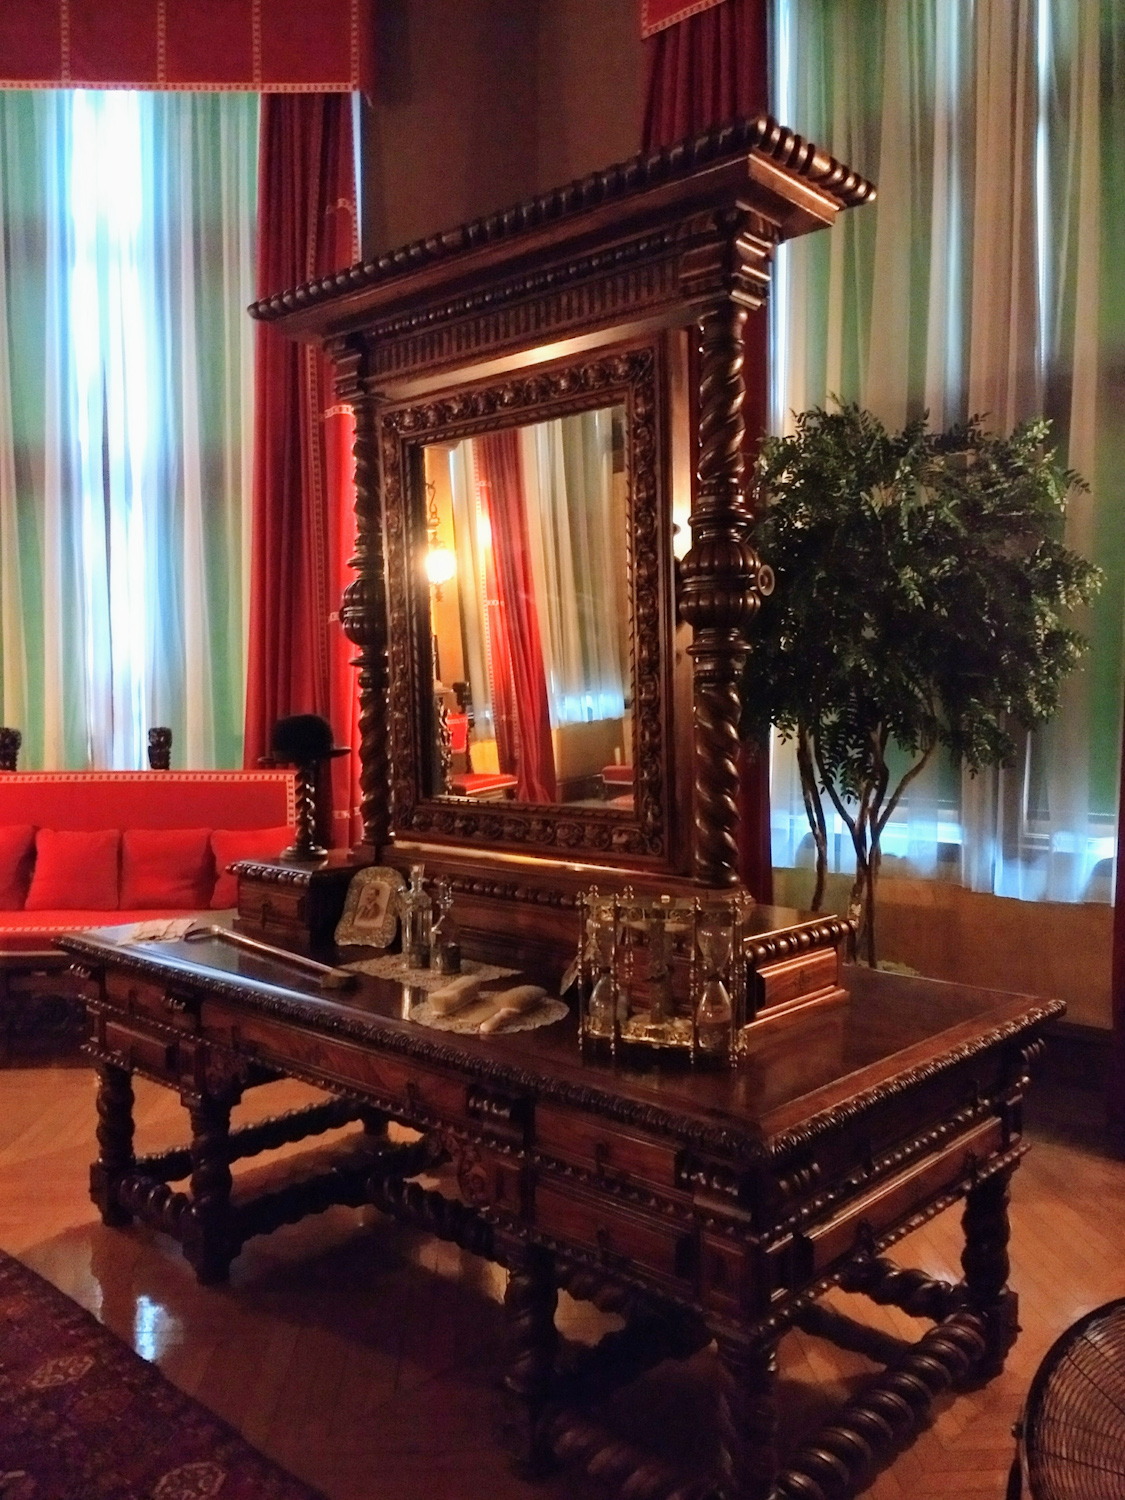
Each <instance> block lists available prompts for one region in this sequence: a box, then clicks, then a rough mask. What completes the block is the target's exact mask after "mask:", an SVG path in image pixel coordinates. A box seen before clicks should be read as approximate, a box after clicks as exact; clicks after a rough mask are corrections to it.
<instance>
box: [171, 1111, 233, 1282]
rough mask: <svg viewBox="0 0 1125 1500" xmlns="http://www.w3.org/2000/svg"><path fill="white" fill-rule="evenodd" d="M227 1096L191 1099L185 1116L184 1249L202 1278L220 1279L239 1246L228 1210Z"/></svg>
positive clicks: (207, 1280)
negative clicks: (187, 1210) (187, 1207)
mask: <svg viewBox="0 0 1125 1500" xmlns="http://www.w3.org/2000/svg"><path fill="white" fill-rule="evenodd" d="M230 1110H231V1106H230V1101H229V1100H227V1099H215V1098H212V1097H211V1096H210V1095H206V1094H205V1095H203V1097H202V1098H200V1099H198V1100H196V1101H194V1102H193V1103H192V1104H191V1105H190V1106H189V1109H188V1115H189V1118H190V1119H191V1166H192V1170H191V1218H190V1220H189V1222H188V1223H187V1224H186V1225H185V1226H184V1241H183V1244H184V1254H185V1255H186V1256H187V1258H188V1261H189V1262H190V1263H191V1265H192V1266H193V1267H194V1269H195V1274H196V1278H197V1279H198V1280H199V1281H200V1282H203V1283H206V1282H212V1281H225V1280H226V1278H227V1275H228V1273H229V1271H230V1263H231V1261H232V1260H233V1259H234V1257H235V1256H236V1255H237V1254H238V1251H239V1248H240V1247H239V1245H238V1244H237V1243H235V1241H234V1239H233V1236H232V1226H231V1210H230V1190H231V1175H230Z"/></svg>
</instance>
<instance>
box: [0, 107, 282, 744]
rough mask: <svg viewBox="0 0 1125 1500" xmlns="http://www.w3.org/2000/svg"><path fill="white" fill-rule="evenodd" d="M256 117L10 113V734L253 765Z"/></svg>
mask: <svg viewBox="0 0 1125 1500" xmlns="http://www.w3.org/2000/svg"><path fill="white" fill-rule="evenodd" d="M257 131H258V98H257V95H253V94H234V93H228V94H187V93H130V92H126V91H113V92H104V93H101V92H94V91H82V90H77V91H68V92H55V91H51V90H34V91H33V90H21V91H10V92H7V93H0V222H2V225H3V238H2V240H0V718H2V721H3V722H4V723H6V724H10V725H13V726H15V727H18V728H19V729H21V730H22V731H23V736H24V747H23V752H22V755H21V762H20V764H21V767H23V768H26V769H29V770H30V769H35V768H38V767H48V768H58V767H74V768H82V767H87V766H95V767H107V766H116V767H123V768H129V767H135V766H143V765H144V764H145V744H146V737H147V730H148V727H149V726H151V725H153V724H168V725H170V726H171V727H172V730H173V734H174V737H175V752H174V753H175V759H176V762H177V763H178V764H180V765H187V766H191V767H193V768H207V767H210V766H237V765H240V764H241V760H242V719H243V699H244V693H245V653H246V608H247V599H248V579H247V568H248V561H247V559H248V544H249V507H250V464H251V446H252V445H251V435H252V421H253V416H252V413H253V406H252V402H253V337H252V329H251V327H250V323H249V320H248V318H247V317H246V314H245V307H246V304H247V303H248V302H249V301H250V300H251V299H252V298H253V295H254V284H253V268H254V224H255V210H256V192H257Z"/></svg>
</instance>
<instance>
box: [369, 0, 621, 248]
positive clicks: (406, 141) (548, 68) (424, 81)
mask: <svg viewBox="0 0 1125 1500" xmlns="http://www.w3.org/2000/svg"><path fill="white" fill-rule="evenodd" d="M638 12H639V6H638V4H637V0H379V4H378V6H377V10H376V14H377V17H378V41H377V46H378V57H377V70H378V76H377V83H376V96H375V99H374V102H373V104H372V105H371V106H370V107H369V106H366V105H365V106H364V109H363V162H364V174H363V184H362V194H361V196H362V213H363V228H364V255H365V256H366V255H370V254H372V253H378V252H379V251H382V250H386V249H390V248H393V247H394V246H396V245H401V244H405V243H406V242H407V241H409V240H412V239H416V238H418V237H420V236H422V235H427V234H432V233H433V232H434V231H436V230H439V229H446V228H449V227H450V226H452V225H455V224H459V223H461V222H463V221H464V220H466V219H471V218H474V217H475V216H476V215H478V214H483V213H488V212H490V211H491V210H492V209H495V208H502V207H504V206H505V205H506V204H509V203H514V202H516V201H517V200H519V199H520V198H524V197H527V196H528V195H529V194H531V193H535V192H540V191H542V190H543V189H545V188H550V187H554V186H556V185H557V184H558V183H560V182H565V181H567V180H568V179H570V178H571V177H578V176H581V175H582V174H583V173H585V172H589V171H593V170H594V169H595V168H597V167H603V166H607V165H608V164H609V163H610V162H613V161H619V160H621V159H622V158H623V157H626V156H630V155H632V153H633V152H634V151H636V150H637V149H638V147H639V144H640V118H641V108H642V103H643V99H642V95H643V86H644V79H643V63H644V57H643V48H642V44H641V41H640V33H639V23H638Z"/></svg>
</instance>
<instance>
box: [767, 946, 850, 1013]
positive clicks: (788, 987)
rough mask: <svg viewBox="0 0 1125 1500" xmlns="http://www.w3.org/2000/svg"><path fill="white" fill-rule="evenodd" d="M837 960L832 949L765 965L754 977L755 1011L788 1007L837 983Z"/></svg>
mask: <svg viewBox="0 0 1125 1500" xmlns="http://www.w3.org/2000/svg"><path fill="white" fill-rule="evenodd" d="M839 977H840V958H839V955H838V954H837V952H836V950H835V948H826V949H823V950H822V951H821V952H819V953H802V954H800V955H799V956H798V957H797V958H789V959H786V960H784V962H782V963H776V964H768V965H766V966H765V967H764V968H760V969H758V971H757V972H756V974H755V975H754V985H755V991H756V993H755V1003H756V1008H757V1009H758V1010H765V1009H767V1008H768V1007H770V1006H774V1005H789V1004H792V1002H793V1001H795V1000H800V999H803V998H804V996H806V995H815V994H816V993H817V992H818V991H819V990H826V989H831V988H832V986H833V985H836V984H838V983H839Z"/></svg>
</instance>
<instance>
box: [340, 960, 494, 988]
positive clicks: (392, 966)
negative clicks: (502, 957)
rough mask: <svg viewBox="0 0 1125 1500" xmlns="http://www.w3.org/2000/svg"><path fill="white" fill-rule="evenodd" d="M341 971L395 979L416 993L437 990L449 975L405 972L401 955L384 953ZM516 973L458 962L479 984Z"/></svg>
mask: <svg viewBox="0 0 1125 1500" xmlns="http://www.w3.org/2000/svg"><path fill="white" fill-rule="evenodd" d="M344 968H345V969H354V970H355V972H356V973H357V974H374V975H375V978H376V979H397V980H398V982H399V983H400V984H408V985H410V986H411V988H412V989H416V990H426V991H427V992H428V991H430V990H440V989H441V987H442V985H446V984H448V983H449V982H450V980H451V979H454V978H456V977H457V976H456V975H453V974H439V973H438V971H437V969H408V968H407V966H406V961H405V959H404V958H403V956H402V954H401V953H384V954H383V956H382V957H381V958H357V959H356V961H355V963H351V964H345V965H344ZM518 972H519V970H518V969H501V968H500V967H499V966H498V965H497V964H484V963H478V962H477V961H476V960H475V959H471V958H465V959H462V960H461V973H462V974H473V975H475V976H476V978H477V979H479V980H480V982H481V984H487V983H488V982H489V980H490V979H510V978H511V976H512V975H513V974H517V973H518Z"/></svg>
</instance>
